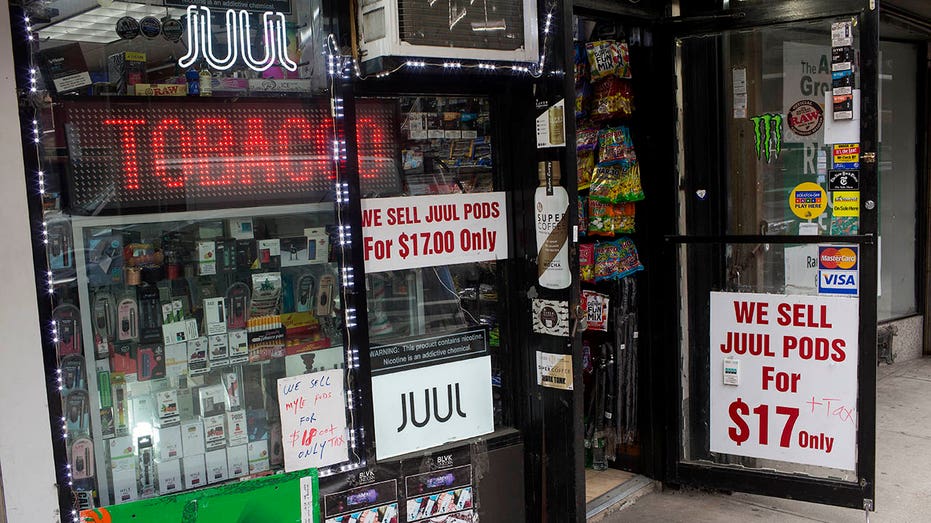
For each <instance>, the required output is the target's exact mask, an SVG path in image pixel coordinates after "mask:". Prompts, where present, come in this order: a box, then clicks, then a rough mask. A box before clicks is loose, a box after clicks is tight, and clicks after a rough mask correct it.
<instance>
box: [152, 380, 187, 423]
mask: <svg viewBox="0 0 931 523" xmlns="http://www.w3.org/2000/svg"><path fill="white" fill-rule="evenodd" d="M155 401H156V404H157V405H158V423H159V426H161V427H167V426H169V425H176V424H177V423H178V422H179V421H181V414H180V413H179V410H178V391H177V390H174V389H171V390H163V391H161V392H156V393H155Z"/></svg>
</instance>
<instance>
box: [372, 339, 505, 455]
mask: <svg viewBox="0 0 931 523" xmlns="http://www.w3.org/2000/svg"><path fill="white" fill-rule="evenodd" d="M371 356H372V401H373V410H374V411H375V453H376V456H377V458H378V459H379V460H381V459H385V458H390V457H393V456H398V455H401V454H406V453H408V452H413V451H416V450H423V449H427V448H430V447H435V446H437V445H442V444H444V443H448V442H451V441H459V440H463V439H466V438H471V437H474V436H480V435H482V434H487V433H489V432H492V431H493V430H494V416H493V408H492V398H491V357H490V356H487V338H486V335H485V331H484V330H474V331H467V332H461V333H456V334H449V335H445V336H435V337H430V338H420V339H412V340H409V341H407V342H404V343H401V344H396V345H385V346H379V347H372V350H371ZM441 362H442V363H441Z"/></svg>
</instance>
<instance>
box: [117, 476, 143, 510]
mask: <svg viewBox="0 0 931 523" xmlns="http://www.w3.org/2000/svg"><path fill="white" fill-rule="evenodd" d="M137 499H139V489H138V487H137V486H136V471H135V470H132V471H129V472H127V471H121V472H116V471H114V472H113V501H114V502H115V503H116V504H117V505H120V504H122V503H129V502H130V501H136V500H137Z"/></svg>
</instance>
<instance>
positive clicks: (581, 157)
mask: <svg viewBox="0 0 931 523" xmlns="http://www.w3.org/2000/svg"><path fill="white" fill-rule="evenodd" d="M576 168H577V170H576V183H578V188H579V190H585V189H588V187H589V186H590V185H591V184H592V171H594V170H595V151H594V150H588V151H579V153H578V155H577V156H576Z"/></svg>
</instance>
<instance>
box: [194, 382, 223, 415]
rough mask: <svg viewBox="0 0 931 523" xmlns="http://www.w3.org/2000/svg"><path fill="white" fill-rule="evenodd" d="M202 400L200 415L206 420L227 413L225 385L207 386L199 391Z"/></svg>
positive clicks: (198, 394)
mask: <svg viewBox="0 0 931 523" xmlns="http://www.w3.org/2000/svg"><path fill="white" fill-rule="evenodd" d="M197 397H198V398H199V400H200V415H201V416H203V417H204V419H205V420H206V418H207V417H208V416H216V415H217V414H223V413H224V412H226V410H227V409H226V388H225V387H223V385H220V384H217V385H207V386H205V387H201V388H199V389H197Z"/></svg>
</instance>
